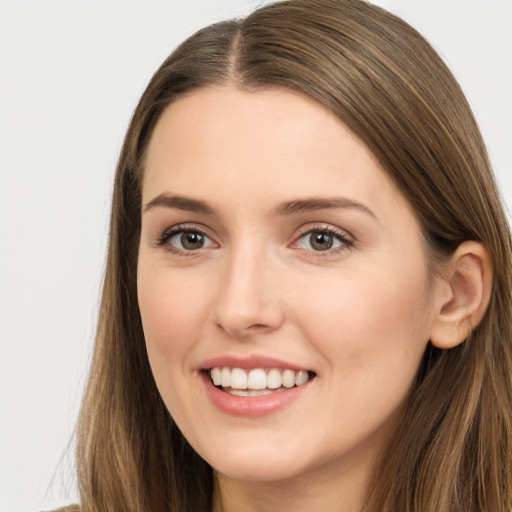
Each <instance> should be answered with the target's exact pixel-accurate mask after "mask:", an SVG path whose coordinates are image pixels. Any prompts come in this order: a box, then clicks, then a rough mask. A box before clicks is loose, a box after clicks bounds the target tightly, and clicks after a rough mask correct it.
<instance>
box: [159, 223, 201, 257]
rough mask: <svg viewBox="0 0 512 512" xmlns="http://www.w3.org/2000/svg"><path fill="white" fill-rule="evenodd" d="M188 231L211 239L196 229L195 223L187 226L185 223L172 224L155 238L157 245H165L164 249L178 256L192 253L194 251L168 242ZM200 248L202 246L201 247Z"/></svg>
mask: <svg viewBox="0 0 512 512" xmlns="http://www.w3.org/2000/svg"><path fill="white" fill-rule="evenodd" d="M184 233H190V234H197V235H201V236H202V237H204V238H206V239H208V240H211V238H210V237H209V236H208V235H207V234H206V233H205V232H204V231H203V230H201V229H198V227H197V226H196V225H192V226H188V225H186V224H179V225H177V226H172V227H171V228H168V229H166V230H165V231H164V232H163V234H162V236H161V237H159V238H158V239H157V240H156V244H157V246H160V247H165V249H166V250H167V251H169V252H171V253H173V254H176V255H178V256H190V255H193V254H194V253H195V252H197V250H196V251H191V250H186V249H179V248H178V247H174V246H173V245H172V244H170V243H168V242H169V240H171V239H172V238H173V237H175V236H176V235H180V234H184ZM201 249H202V247H201Z"/></svg>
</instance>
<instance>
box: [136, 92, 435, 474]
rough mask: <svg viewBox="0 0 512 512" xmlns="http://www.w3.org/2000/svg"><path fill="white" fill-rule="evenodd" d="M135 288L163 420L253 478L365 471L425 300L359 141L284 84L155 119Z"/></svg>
mask: <svg viewBox="0 0 512 512" xmlns="http://www.w3.org/2000/svg"><path fill="white" fill-rule="evenodd" d="M138 297H139V305H140V311H141V315H142V322H143V327H144V334H145V338H146V344H147V350H148V354H149V359H150V363H151V367H152V370H153V373H154V377H155V380H156V383H157V386H158V389H159V390H160V393H161V395H162V397H163V400H164V402H165V404H166V406H167V408H168V409H169V412H170V413H171V415H172V416H173V418H174V420H175V421H176V423H177V424H178V426H179V428H180V429H181V431H182V432H183V434H184V435H185V437H186V438H187V439H188V440H189V442H190V443H191V445H192V446H193V447H194V448H195V449H196V450H197V452H198V453H199V454H200V455H201V456H202V457H203V458H204V459H206V460H207V461H208V462H209V463H210V464H211V465H212V466H213V467H214V468H215V469H217V471H218V472H219V473H221V474H224V475H227V476H230V477H233V478H240V479H246V480H258V481H272V480H282V479H286V478H291V477H298V476H306V475H309V476H311V475H312V474H313V473H314V472H318V474H324V473H325V472H327V473H328V474H341V473H340V472H346V471H352V472H354V471H355V472H356V473H359V474H360V475H364V474H366V473H367V471H368V469H369V467H370V465H371V463H372V461H373V460H374V459H375V457H376V455H377V452H378V450H379V449H380V448H381V447H382V445H383V443H384V442H385V441H386V439H387V438H388V436H389V434H390V431H391V430H392V429H393V427H394V426H395V424H396V422H397V418H398V416H399V415H400V413H401V410H402V408H403V405H404V400H405V398H406V396H407V393H408V391H409V390H410V388H411V385H412V382H413V380H414V378H415V374H416V372H417V369H418V365H419V363H420V360H421V357H422V355H423V353H424V350H425V347H426V345H427V342H428V339H429V332H430V328H431V324H432V322H433V318H434V315H435V310H436V307H435V304H436V291H435V281H434V280H433V279H432V278H430V277H429V270H428V268H427V265H426V262H425V254H424V250H423V246H422V238H421V234H420V228H419V225H418V222H417V220H416V218H415V216H414V214H413V212H412V211H411V208H410V207H409V205H408V203H407V202H406V200H405V199H404V197H403V196H402V195H401V194H400V192H399V191H398V190H397V189H396V188H395V186H394V185H393V184H392V182H391V181H390V179H389V178H388V177H387V175H386V174H385V173H384V172H383V170H382V169H381V167H380V166H379V163H378V162H377V161H376V160H375V158H374V157H373V156H372V154H371V153H370V152H369V151H368V150H367V148H366V147H365V146H364V145H363V144H362V143H361V142H360V141H359V140H358V139H357V138H356V137H355V136H354V135H353V134H352V133H351V132H350V131H348V129H347V128H346V127H345V126H344V125H343V124H342V123H341V122H340V121H339V120H338V119H337V118H335V117H334V116H333V115H332V114H331V113H330V112H328V111H327V110H326V109H325V108H323V107H322V106H320V105H318V104H316V103H314V102H312V101H310V100H308V99H306V98H305V97H303V96H301V95H299V94H297V93H294V92H290V91H286V90H268V91H259V92H241V91H239V90H237V89H236V88H234V87H230V86H225V87H217V88H207V89H206V88H205V89H201V90H198V91H196V92H193V93H191V94H190V95H188V96H187V97H185V98H182V99H179V100H178V101H176V102H175V103H174V104H172V105H171V106H170V107H168V108H167V110H166V111H165V112H164V114H163V116H162V118H161V119H160V121H159V122H158V124H157V126H156V129H155V131H154V134H153V136H152V139H151V143H150V146H149V150H148V154H147V160H146V170H145V177H144V182H143V213H142V235H141V242H140V250H139V261H138ZM212 374H213V377H214V379H215V383H214V382H213V381H212V377H211V375H212ZM308 379H309V380H308ZM295 383H298V384H299V385H296V384H295ZM216 384H217V385H216ZM290 386H293V387H290ZM248 387H250V388H255V389H247V388H248ZM262 388H263V389H262ZM324 476H325V474H324Z"/></svg>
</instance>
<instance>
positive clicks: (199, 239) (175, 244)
mask: <svg viewBox="0 0 512 512" xmlns="http://www.w3.org/2000/svg"><path fill="white" fill-rule="evenodd" d="M158 245H162V246H166V248H167V249H168V250H170V251H171V252H177V253H181V252H183V253H187V252H193V251H198V250H199V249H205V248H207V247H211V246H213V245H215V244H214V242H213V240H212V239H211V238H210V237H208V236H207V235H205V234H204V233H202V232H201V231H198V230H197V229H187V228H184V227H179V226H176V227H174V228H171V229H169V230H167V231H166V232H165V233H164V235H163V236H162V237H161V238H160V239H159V240H158Z"/></svg>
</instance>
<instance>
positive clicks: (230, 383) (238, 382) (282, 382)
mask: <svg viewBox="0 0 512 512" xmlns="http://www.w3.org/2000/svg"><path fill="white" fill-rule="evenodd" d="M210 377H211V379H212V381H213V384H214V385H215V386H221V387H222V388H229V389H224V390H225V391H228V392H229V393H231V394H232V395H238V396H260V395H267V394H269V393H271V392H272V391H271V390H276V389H279V388H283V389H290V388H293V387H294V386H302V385H303V384H305V383H306V382H307V381H308V380H309V374H308V372H307V371H306V370H300V371H298V372H294V371H293V370H289V369H287V370H284V371H281V370H279V369H278V368H272V369H270V370H264V369H262V368H254V369H253V370H250V371H246V370H243V369H242V368H228V367H223V368H220V367H215V368H212V369H211V370H210Z"/></svg>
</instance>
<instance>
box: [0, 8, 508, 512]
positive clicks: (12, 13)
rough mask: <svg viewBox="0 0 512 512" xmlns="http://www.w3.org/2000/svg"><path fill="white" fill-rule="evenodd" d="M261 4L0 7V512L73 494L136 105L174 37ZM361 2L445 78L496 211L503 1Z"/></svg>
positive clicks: (504, 80) (46, 504)
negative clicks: (460, 102)
mask: <svg viewBox="0 0 512 512" xmlns="http://www.w3.org/2000/svg"><path fill="white" fill-rule="evenodd" d="M262 3H267V2H261V1H256V0H187V1H186V2H182V1H181V0H179V1H178V0H167V1H155V0H138V1H134V0H117V1H111V0H102V1H99V0H97V1H91V0H89V1H86V0H84V1H78V0H61V1H55V0H31V1H27V0H0V173H1V174H0V176H1V180H0V186H1V193H0V198H1V199H0V241H1V242H0V243H1V250H0V322H1V323H0V326H1V331H0V332H1V338H0V340H1V345H0V347H1V352H0V512H22V511H34V512H35V511H40V510H45V509H46V510H48V509H51V508H52V507H54V506H57V505H62V504H65V503H68V502H70V501H73V500H76V489H75V487H74V485H73V478H72V473H73V457H72V455H73V454H72V449H73V445H72V442H71V438H72V432H73V428H74V425H75V420H76V416H77V410H78V406H79V402H80V397H81V394H82V390H83V384H84V381H85V377H86V374H87V367H88V363H89V359H90V354H91V347H92V340H93V337H94V330H95V323H96V318H97V308H98V303H99V293H100V287H101V277H102V272H103V263H104V258H105V247H106V238H107V230H108V227H107V218H108V213H109V202H110V193H111V182H112V177H113V171H114V167H115V164H116V160H117V156H118V153H119V150H120V147H121V142H122V139H123V136H124V132H125V130H126V127H127V124H128V121H129V119H130V116H131V113H132V111H133V108H134V107H135V104H136V102H137V100H138V98H139V96H140V95H141V93H142V91H143V89H144V87H145V85H146V84H147V82H148V80H149V78H150V77H151V75H152V73H153V72H154V71H155V70H156V68H157V67H158V65H159V64H160V63H161V61H162V60H163V59H164V58H165V57H166V56H167V55H168V53H169V52H170V51H171V50H172V48H174V47H175V46H176V45H177V44H178V43H179V42H180V41H181V40H182V39H184V38H185V37H186V36H188V35H190V34H191V33H192V32H194V31H195V30H196V29H198V28H200V27H202V26H204V25H206V24H209V23H210V22H213V21H217V20H220V19H224V18H226V17H232V16H235V15H240V14H243V13H246V12H248V11H249V10H251V9H252V8H254V7H257V6H258V5H261V4H262ZM375 3H377V4H379V5H381V6H383V7H385V8H388V9H389V10H391V11H393V12H395V13H397V14H399V15H400V16H402V17H404V18H405V19H406V20H408V21H409V22H411V23H412V24H413V25H414V26H415V27H416V28H418V29H419V30H420V31H421V32H422V33H423V34H424V35H426V37H427V38H428V39H429V40H430V41H431V42H432V43H433V45H434V46H435V47H436V48H437V49H438V50H439V52H440V53H441V55H442V56H443V57H444V59H445V60H446V61H447V62H448V64H449V65H450V67H451V68H452V70H453V71H454V72H455V75H456V76H457V78H458V79H459V81H460V82H461V84H462V87H463V89H464V90H465V91H466V93H467V96H468V98H469V101H470V103H471V105H472V106H473V108H474V111H475V113H476V116H477V119H478V121H479V123H480V126H481V129H482V131H483V134H484V137H485V139H486V141H487V144H488V148H489V152H490V155H491V159H492V161H493V164H494V167H495V171H496V173H497V175H498V178H499V181H500V184H501V186H502V190H503V193H504V196H505V198H506V202H507V203H508V204H509V205H510V204H512V176H511V170H512V149H511V146H512V30H511V28H510V27H511V26H512V0H388V1H386V0H381V1H376V2H375ZM70 443H71V444H70ZM68 446H70V450H67V447H68ZM66 453H67V454H68V455H66Z"/></svg>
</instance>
